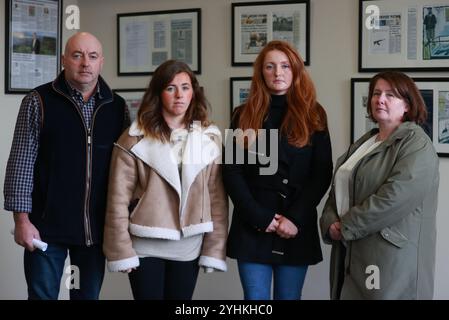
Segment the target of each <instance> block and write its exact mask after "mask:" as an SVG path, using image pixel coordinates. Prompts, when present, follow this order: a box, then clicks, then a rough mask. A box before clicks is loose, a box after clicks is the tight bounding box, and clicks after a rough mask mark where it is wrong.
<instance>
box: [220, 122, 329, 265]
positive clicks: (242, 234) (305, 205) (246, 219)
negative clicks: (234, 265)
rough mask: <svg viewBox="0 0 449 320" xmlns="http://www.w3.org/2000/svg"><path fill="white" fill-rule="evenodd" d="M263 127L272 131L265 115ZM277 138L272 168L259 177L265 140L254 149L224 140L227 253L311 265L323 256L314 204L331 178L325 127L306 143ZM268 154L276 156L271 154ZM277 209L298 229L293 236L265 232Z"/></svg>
mask: <svg viewBox="0 0 449 320" xmlns="http://www.w3.org/2000/svg"><path fill="white" fill-rule="evenodd" d="M234 118H236V117H234ZM235 123H237V120H236V119H235V120H234V121H233V123H232V124H231V129H232V128H235ZM263 128H264V129H276V127H275V126H273V124H272V122H271V119H270V116H269V117H268V118H267V120H266V121H265V123H264V125H263ZM277 142H278V147H277V154H278V156H277V158H278V163H277V164H278V166H277V170H276V172H275V173H274V174H271V175H263V174H260V173H261V171H260V169H261V168H263V167H265V169H266V167H268V165H267V164H266V163H267V159H266V158H265V159H264V157H263V156H262V155H265V156H268V157H270V155H269V150H270V139H268V138H267V139H266V141H265V142H263V143H260V142H259V141H257V143H259V146H264V147H265V148H264V147H261V148H260V147H257V150H254V149H252V148H251V147H250V148H248V149H242V148H241V147H240V146H239V145H238V144H237V143H236V142H235V139H232V137H229V136H228V137H227V139H226V144H225V150H224V153H223V154H224V161H223V166H222V168H223V181H224V185H225V188H226V191H227V193H228V194H229V196H230V198H231V200H232V202H233V204H234V211H233V215H232V224H231V228H230V232H229V237H228V245H227V255H228V256H229V257H230V258H235V259H238V260H241V261H246V262H255V263H268V264H286V265H311V264H316V263H318V262H320V261H321V260H322V253H321V246H320V240H319V235H318V225H317V210H316V207H317V205H318V204H319V203H320V201H321V198H322V197H323V196H324V194H325V192H326V190H327V189H328V187H329V184H330V181H331V178H332V151H331V142H330V137H329V133H328V131H327V130H326V131H322V132H315V133H314V134H313V135H312V137H311V140H310V144H308V145H306V146H304V147H300V148H298V147H295V146H293V145H291V144H289V143H288V141H287V138H286V137H282V136H281V137H280V139H279V140H278V141H277ZM257 143H256V144H257ZM271 143H273V141H271ZM230 148H232V150H233V151H234V152H233V163H229V155H230V153H229V152H230V150H229V149H230ZM238 152H243V153H244V155H245V161H244V162H243V163H241V162H240V164H239V163H236V161H235V160H236V155H238V154H239V153H238ZM272 153H273V157H272V158H275V157H274V156H275V153H276V152H275V151H274V152H273V151H272ZM254 155H257V157H256V158H258V160H257V161H256V163H254V161H253V162H251V161H250V158H251V156H253V159H254ZM226 156H227V157H228V159H226V158H225V157H226ZM272 160H273V161H276V159H272ZM264 163H265V165H264ZM276 213H280V214H282V215H284V216H286V217H287V218H288V219H290V220H291V221H292V222H293V223H294V224H295V225H296V226H297V227H298V230H299V232H298V234H297V236H296V237H294V238H291V239H282V238H281V237H279V236H278V235H277V234H276V233H267V232H265V229H266V228H267V227H268V225H269V224H270V223H271V221H272V220H273V218H274V215H275V214H276Z"/></svg>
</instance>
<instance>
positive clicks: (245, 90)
mask: <svg viewBox="0 0 449 320" xmlns="http://www.w3.org/2000/svg"><path fill="white" fill-rule="evenodd" d="M251 79H252V78H251V77H231V78H229V89H230V90H229V92H230V110H229V112H230V116H231V118H232V113H233V112H234V109H235V108H236V107H238V106H240V105H241V104H243V103H244V102H245V101H246V98H247V97H248V94H249V89H250V87H251Z"/></svg>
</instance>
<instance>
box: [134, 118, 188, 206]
mask: <svg viewBox="0 0 449 320" xmlns="http://www.w3.org/2000/svg"><path fill="white" fill-rule="evenodd" d="M129 134H130V135H131V136H138V135H140V130H139V129H138V128H137V124H136V122H133V124H132V125H131V127H130V129H129ZM130 151H131V152H132V153H134V154H135V155H136V156H137V157H138V158H139V159H141V160H142V161H143V162H145V163H146V164H147V165H149V166H150V167H151V168H152V169H153V170H154V171H156V172H157V173H158V174H159V175H160V176H161V177H162V178H163V179H165V180H166V181H167V182H168V183H169V184H170V185H171V186H172V187H173V188H174V189H175V190H176V192H177V193H178V196H179V198H180V199H181V182H180V180H179V171H178V163H177V161H176V158H175V156H174V154H173V152H172V150H171V148H170V144H169V143H162V142H161V141H159V140H156V139H152V138H149V137H145V138H143V139H141V140H140V141H139V142H138V143H136V144H135V145H134V146H133V147H132V148H131V150H130Z"/></svg>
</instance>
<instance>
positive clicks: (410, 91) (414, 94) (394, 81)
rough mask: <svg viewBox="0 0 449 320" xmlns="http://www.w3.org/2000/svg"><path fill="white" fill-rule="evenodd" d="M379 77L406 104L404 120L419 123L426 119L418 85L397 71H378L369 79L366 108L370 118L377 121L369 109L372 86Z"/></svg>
mask: <svg viewBox="0 0 449 320" xmlns="http://www.w3.org/2000/svg"><path fill="white" fill-rule="evenodd" d="M379 79H383V80H385V81H386V82H388V84H389V85H390V86H391V89H392V91H393V93H394V95H395V96H396V97H398V98H400V99H402V100H404V101H405V103H406V104H407V106H408V108H409V110H408V111H407V112H406V113H405V114H404V118H403V121H404V122H405V121H411V122H415V123H416V124H419V125H421V124H423V123H424V122H425V121H426V119H427V108H426V104H425V103H424V99H423V98H422V96H421V93H420V92H419V89H418V87H417V86H416V84H415V82H414V81H413V80H412V79H411V78H410V77H409V76H407V75H406V74H404V73H402V72H398V71H384V72H380V73H378V74H376V75H375V76H374V77H373V78H372V79H371V80H370V83H369V94H368V103H367V104H366V109H367V112H368V115H369V117H370V119H371V120H373V121H374V122H377V121H376V119H374V117H373V113H372V110H371V98H372V97H373V92H374V87H375V86H376V83H377V81H378V80H379Z"/></svg>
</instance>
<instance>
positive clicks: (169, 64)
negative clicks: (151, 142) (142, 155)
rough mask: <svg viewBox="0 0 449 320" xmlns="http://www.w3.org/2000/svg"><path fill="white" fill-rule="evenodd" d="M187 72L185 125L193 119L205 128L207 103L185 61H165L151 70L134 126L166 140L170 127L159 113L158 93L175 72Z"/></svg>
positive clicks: (146, 134)
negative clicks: (189, 88) (188, 91)
mask: <svg viewBox="0 0 449 320" xmlns="http://www.w3.org/2000/svg"><path fill="white" fill-rule="evenodd" d="M182 72H184V73H187V74H188V75H189V78H190V82H191V84H192V90H193V95H192V100H191V101H190V105H189V107H188V109H187V111H186V113H185V115H184V125H185V126H186V128H188V127H189V125H190V124H191V123H192V122H193V121H201V125H202V126H204V127H207V126H208V125H209V124H210V122H209V120H208V109H209V108H210V107H209V102H208V101H207V99H206V97H205V96H204V92H203V88H201V87H200V85H199V83H198V80H197V78H196V77H195V74H194V73H193V72H192V70H191V69H190V68H189V66H188V65H187V64H185V63H184V62H182V61H178V60H167V61H165V62H164V63H162V64H161V65H160V66H159V67H157V69H156V70H155V71H154V74H153V77H152V78H151V81H150V83H149V85H148V88H147V89H146V91H145V94H144V96H143V98H142V102H141V104H140V106H139V110H138V111H137V125H138V126H139V128H140V129H141V130H142V131H143V132H144V136H149V137H152V138H155V139H158V140H161V141H162V142H167V141H170V134H171V129H170V127H169V126H168V125H167V123H166V122H165V119H164V117H163V116H162V108H163V106H162V99H161V95H162V92H163V91H164V90H165V89H166V88H167V87H168V85H169V84H170V82H171V81H173V79H174V78H175V76H176V75H177V74H179V73H182Z"/></svg>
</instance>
